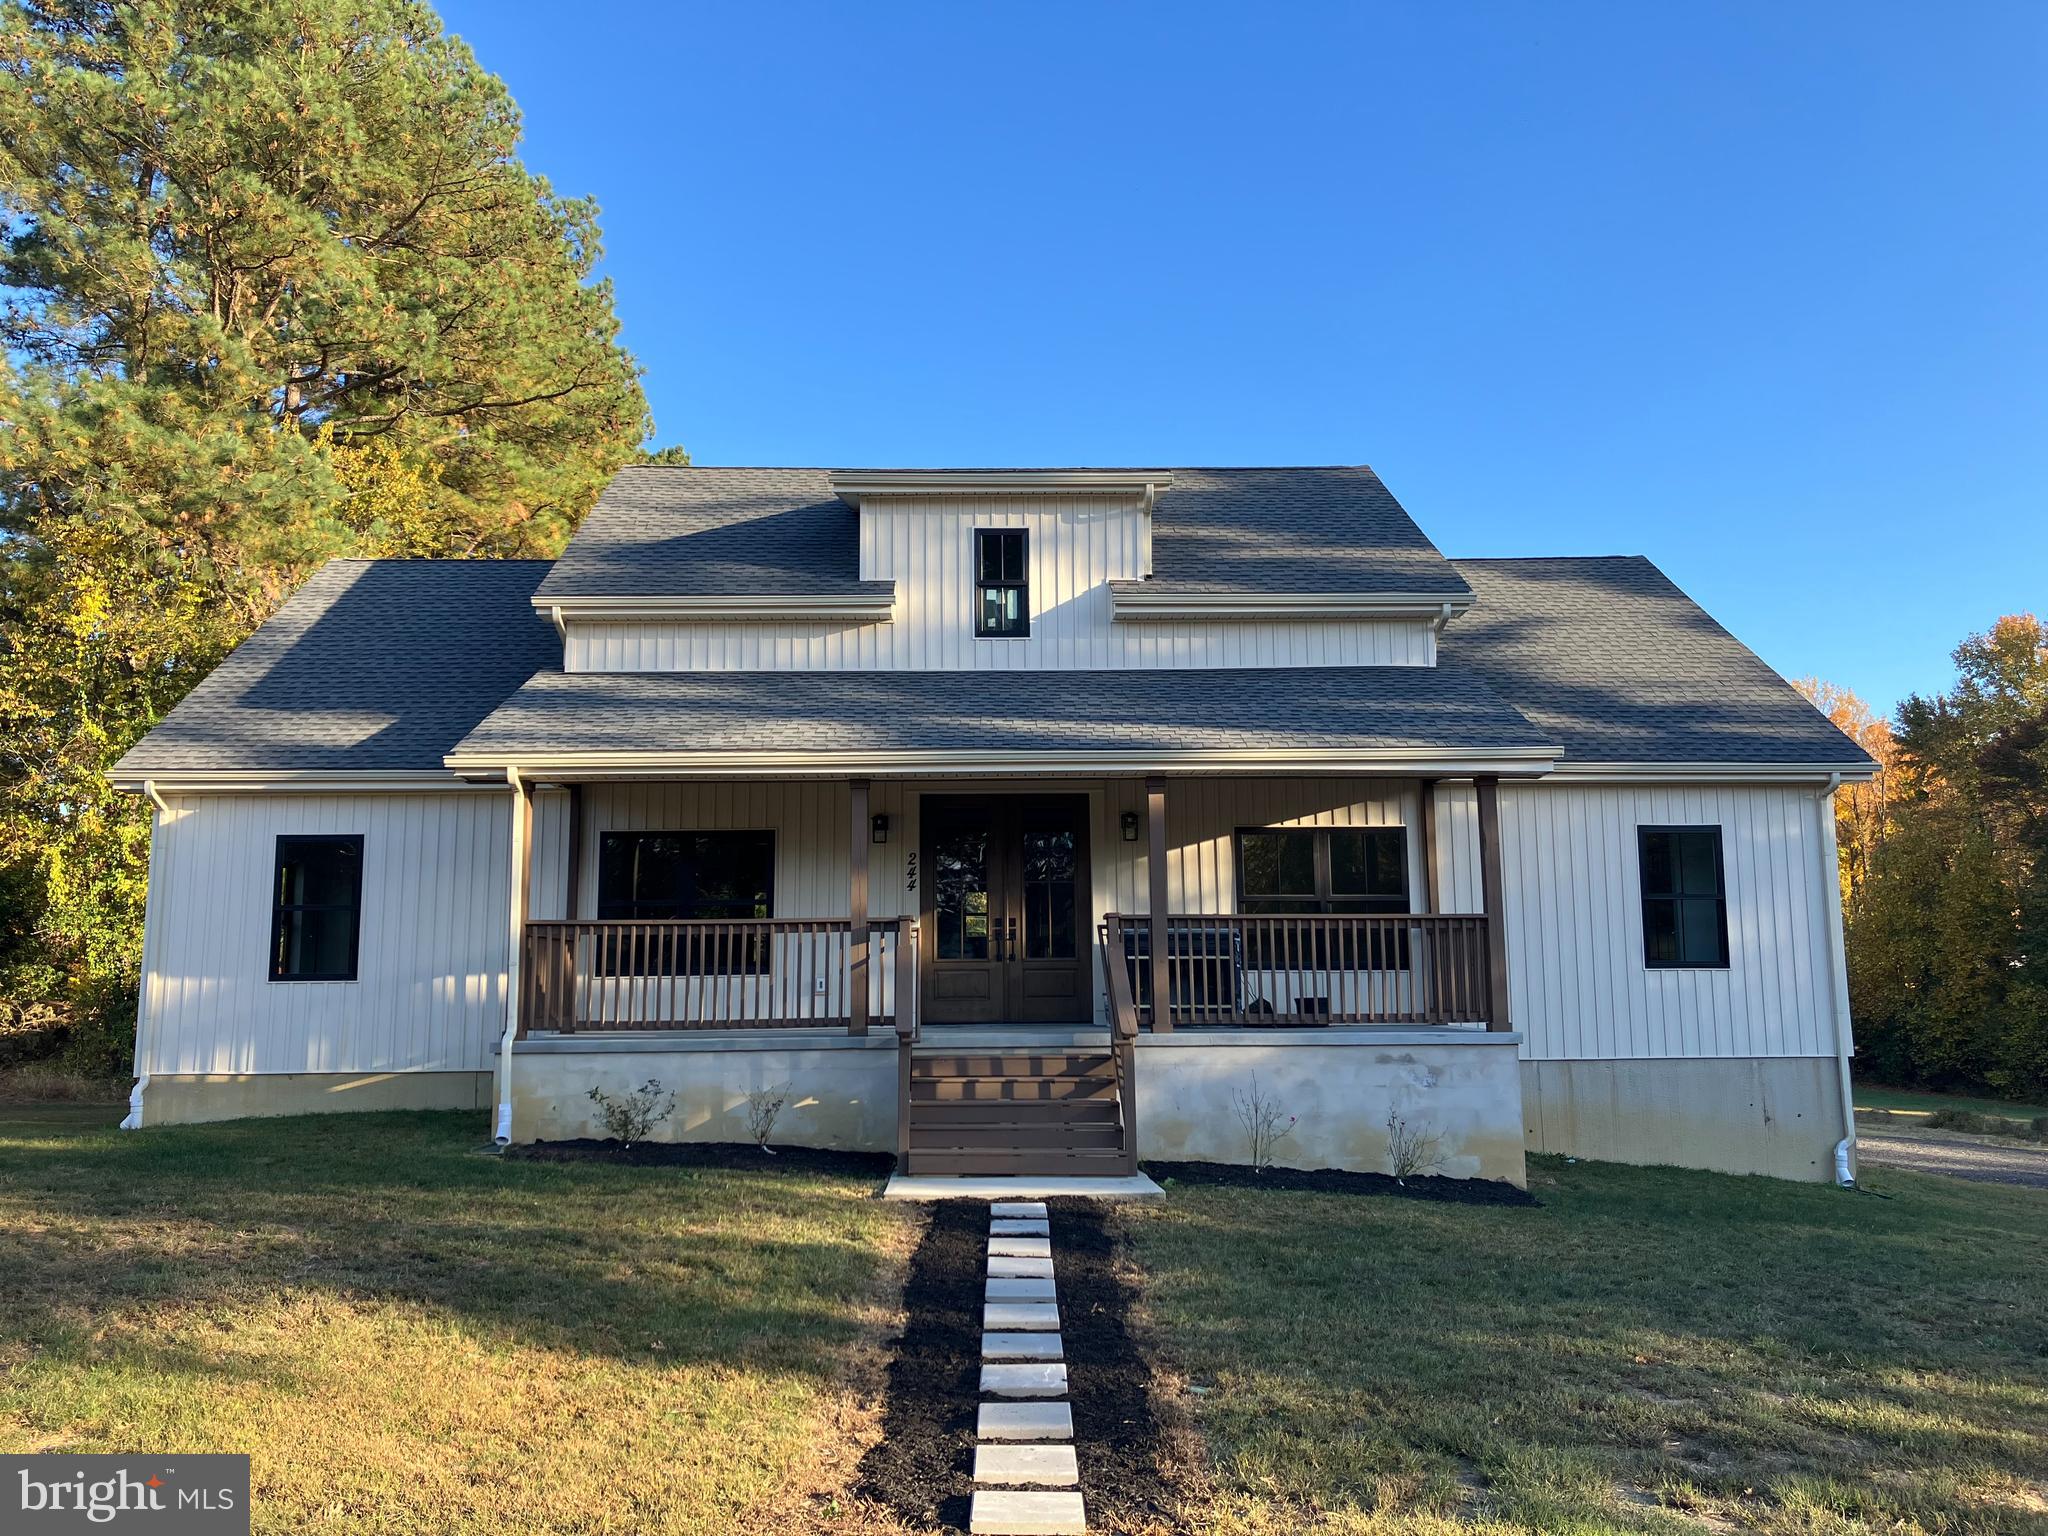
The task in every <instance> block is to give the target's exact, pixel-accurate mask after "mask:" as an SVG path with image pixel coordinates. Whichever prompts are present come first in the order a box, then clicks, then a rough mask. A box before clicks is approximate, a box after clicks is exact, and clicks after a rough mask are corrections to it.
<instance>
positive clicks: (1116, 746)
mask: <svg viewBox="0 0 2048 1536" xmlns="http://www.w3.org/2000/svg"><path fill="white" fill-rule="evenodd" d="M1548 744H1549V743H1548V742H1547V741H1546V738H1545V737H1544V736H1543V734H1542V733H1541V732H1540V731H1537V730H1535V729H1534V728H1532V727H1531V726H1530V725H1529V723H1528V722H1527V721H1526V720H1524V719H1523V718H1522V717H1521V716H1520V715H1518V714H1516V713H1515V711H1514V710H1512V709H1510V708H1509V707H1508V706H1507V705H1505V704H1503V703H1502V702H1501V701H1500V699H1499V698H1498V697H1497V696H1496V695H1495V694H1494V693H1493V691H1492V690H1491V689H1489V688H1488V687H1487V686H1486V685H1485V684H1484V683H1483V682H1481V681H1480V680H1479V679H1478V678H1477V677H1476V676H1475V675H1474V674H1472V673H1471V672H1468V671H1461V670H1459V669H1456V668H1446V667H1434V668H1432V667H1288V668H1273V669H1268V670H1261V671H1165V670H1154V671H1137V670H1131V671H1119V672H1036V671H1032V672H1026V671H1017V672H1003V673H991V672H972V671H956V672H660V673H625V672H571V673H564V672H556V671H548V672H542V673H539V674H538V675H536V676H535V677H534V678H533V679H532V680H531V681H530V682H528V683H527V684H526V686H525V687H523V688H521V689H520V690H519V691H518V692H517V693H515V694H513V695H512V697H511V698H509V699H507V700H506V701H505V702H504V703H503V704H501V705H499V706H498V708H497V709H496V710H494V711H493V712H492V714H491V716H490V718H489V719H487V720H485V721H484V722H483V723H482V724H481V725H479V726H478V727H477V728H476V729H475V730H474V731H471V732H470V733H469V735H468V737H467V738H466V739H465V740H464V741H463V742H462V744H461V746H459V747H458V748H456V755H457V756H462V757H475V758H480V759H482V760H485V761H492V760H498V759H502V758H514V759H517V758H525V757H529V756H542V755H546V754H549V753H553V752H563V751H568V752H577V753H584V752H597V753H604V752H631V753H639V752H677V753H685V754H687V753H692V752H706V753H714V752H715V753H748V752H771V753H779V752H817V753H820V754H836V753H841V752H862V751H871V752H878V753H887V752H948V751H966V752H981V751H1014V752H1017V753H1020V754H1029V753H1073V752H1122V751H1135V750H1144V749H1148V748H1158V749H1162V750H1168V751H1186V750H1210V751H1232V750H1255V749H1257V750H1262V749H1275V750H1288V749H1303V750H1308V751H1315V750H1340V749H1356V750H1366V751H1373V750H1396V751H1398V750H1401V749H1407V748H1417V749H1438V750H1445V751H1461V750H1497V751H1502V750H1513V749H1516V748H1540V747H1544V746H1546V745H1548Z"/></svg>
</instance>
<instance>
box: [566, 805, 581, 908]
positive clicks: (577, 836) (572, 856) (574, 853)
mask: <svg viewBox="0 0 2048 1536" xmlns="http://www.w3.org/2000/svg"><path fill="white" fill-rule="evenodd" d="M563 879H564V883H565V885H566V889H565V890H564V891H563V892H562V916H564V917H565V918H567V919H568V920H569V921H570V922H572V923H573V922H575V921H576V915H577V914H576V908H577V906H578V905H580V903H581V901H582V897H583V786H582V785H581V784H571V785H570V786H569V853H568V872H567V874H566V875H565V876H564V877H563Z"/></svg>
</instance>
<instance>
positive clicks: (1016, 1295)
mask: <svg viewBox="0 0 2048 1536" xmlns="http://www.w3.org/2000/svg"><path fill="white" fill-rule="evenodd" d="M983 1290H984V1294H985V1295H986V1296H987V1297H988V1299H989V1300H990V1301H1051V1300H1052V1299H1053V1298H1054V1297H1056V1296H1057V1295H1059V1288H1058V1286H1057V1285H1056V1284H1055V1283H1054V1282H1053V1281H1052V1280H1051V1279H1050V1278H1048V1277H1042V1276H1033V1277H1031V1278H1029V1279H1024V1280H1012V1279H1006V1278H1004V1277H1003V1276H1000V1275H998V1276H996V1277H995V1278H994V1279H992V1280H989V1281H987V1282H986V1284H985V1285H984V1287H983Z"/></svg>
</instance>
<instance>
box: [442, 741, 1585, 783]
mask: <svg viewBox="0 0 2048 1536" xmlns="http://www.w3.org/2000/svg"><path fill="white" fill-rule="evenodd" d="M1559 752H1560V749H1559V748H1557V747H1551V746H1506V747H1483V748H1469V749H1457V748H1442V747H1370V748H1366V747H1360V748H1329V747H1325V748H1315V749H1301V748H1235V749H1201V748H1193V749H1156V748H1142V747H1132V748H1117V749H1114V750H1109V751H1057V752H1010V751H1000V750H994V751H965V750H958V749H929V750H869V749H862V750H858V751H849V752H815V751H779V752H759V751H735V752H718V751H692V752H576V751H534V750H523V751H487V750H482V749H478V750H474V751H463V750H460V749H458V750H457V751H455V752H451V753H450V754H449V755H448V756H447V757H446V758H445V759H444V760H443V761H444V762H446V764H447V766H448V768H449V770H450V772H452V773H455V774H458V775H461V776H464V777H468V778H483V779H488V780H493V781H495V780H500V779H502V778H503V777H504V776H505V773H506V770H507V769H517V770H518V771H519V773H520V774H521V775H522V776H527V777H531V776H536V775H551V776H556V777H561V778H569V779H617V778H641V777H650V776H655V777H675V778H699V777H722V776H730V775H733V774H736V773H751V774H757V775H761V776H764V777H804V776H816V777H825V778H836V777H842V776H845V775H849V774H851V775H878V776H889V775H895V776H899V777H900V776H923V775H936V774H970V775H1000V774H1021V775H1039V774H1101V773H1147V772H1152V773H1183V774H1227V773H1260V774H1313V773H1374V772H1377V773H1381V774H1389V775H1396V774H1397V775H1400V776H1403V777H1435V778H1471V777H1499V778H1523V779H1529V778H1540V777H1542V776H1543V775H1545V774H1547V773H1549V772H1550V771H1551V769H1552V767H1553V766H1554V765H1555V763H1556V760H1557V758H1558V756H1559Z"/></svg>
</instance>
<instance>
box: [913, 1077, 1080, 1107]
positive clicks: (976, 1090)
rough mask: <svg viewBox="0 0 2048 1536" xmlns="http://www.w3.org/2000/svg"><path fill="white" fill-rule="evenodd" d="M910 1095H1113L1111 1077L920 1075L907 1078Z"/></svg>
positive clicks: (923, 1098)
mask: <svg viewBox="0 0 2048 1536" xmlns="http://www.w3.org/2000/svg"><path fill="white" fill-rule="evenodd" d="M910 1097H911V1098H912V1099H913V1100H915V1101H919V1102H937V1101H941V1100H946V1099H1099V1098H1104V1097H1107V1098H1110V1099H1114V1098H1115V1097H1116V1079H1115V1078H1113V1077H1037V1076H1031V1077H919V1076H917V1075H916V1074H915V1073H914V1072H913V1073H912V1074H911V1078H910Z"/></svg>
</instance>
